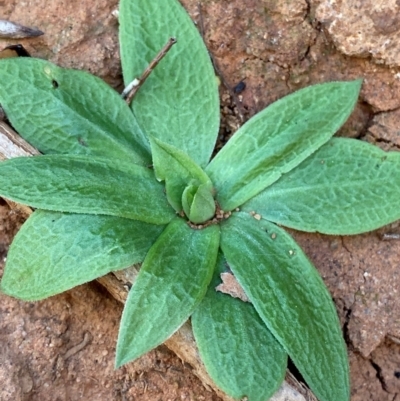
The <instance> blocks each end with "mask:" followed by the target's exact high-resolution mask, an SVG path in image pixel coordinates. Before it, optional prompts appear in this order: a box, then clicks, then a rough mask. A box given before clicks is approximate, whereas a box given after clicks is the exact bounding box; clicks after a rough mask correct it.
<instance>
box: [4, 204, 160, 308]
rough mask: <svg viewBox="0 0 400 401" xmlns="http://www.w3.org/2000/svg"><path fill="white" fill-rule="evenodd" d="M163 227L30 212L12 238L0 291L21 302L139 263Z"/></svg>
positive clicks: (82, 215)
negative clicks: (21, 300)
mask: <svg viewBox="0 0 400 401" xmlns="http://www.w3.org/2000/svg"><path fill="white" fill-rule="evenodd" d="M162 231H163V226H156V225H152V224H147V223H143V222H141V221H135V220H130V219H123V218H120V217H113V216H96V215H87V214H68V213H59V212H47V211H42V210H37V211H35V212H34V213H33V214H32V215H31V216H30V217H29V218H28V220H27V221H26V222H25V223H24V224H23V226H22V227H21V229H20V230H19V231H18V233H17V235H16V236H15V238H14V241H13V243H12V245H11V247H10V250H9V252H8V255H7V262H6V267H5V270H4V275H3V279H2V281H1V290H2V291H3V292H4V293H6V294H8V295H11V296H14V297H17V298H19V299H23V300H27V301H37V300H40V299H44V298H47V297H49V296H52V295H55V294H59V293H60V292H63V291H66V290H69V289H70V288H73V287H75V286H77V285H80V284H83V283H86V282H88V281H91V280H94V279H96V278H98V277H100V276H104V275H105V274H107V273H109V272H110V271H114V270H119V269H123V268H126V267H128V266H131V265H133V264H135V263H139V262H142V261H143V259H144V257H145V256H146V253H147V251H148V249H149V248H150V246H151V245H152V244H153V242H154V241H155V240H156V239H157V237H158V236H159V235H160V234H161V232H162Z"/></svg>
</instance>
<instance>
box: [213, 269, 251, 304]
mask: <svg viewBox="0 0 400 401" xmlns="http://www.w3.org/2000/svg"><path fill="white" fill-rule="evenodd" d="M221 280H222V283H221V284H219V285H218V286H217V287H215V289H216V290H217V291H219V292H222V293H224V294H228V295H230V296H231V297H233V298H239V299H240V300H242V301H243V302H250V300H249V298H248V297H247V295H246V293H245V292H244V291H243V288H242V287H241V286H240V284H239V283H238V281H237V280H236V277H235V276H234V275H233V274H232V273H230V272H226V273H221Z"/></svg>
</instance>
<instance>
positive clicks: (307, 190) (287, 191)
mask: <svg viewBox="0 0 400 401" xmlns="http://www.w3.org/2000/svg"><path fill="white" fill-rule="evenodd" d="M399 183H400V153H399V152H389V153H387V152H384V151H382V150H381V149H379V148H377V147H376V146H373V145H370V144H368V143H366V142H362V141H359V140H355V139H349V138H333V139H332V140H330V141H329V142H328V143H327V144H326V145H324V146H322V147H321V148H320V149H318V150H317V151H316V152H315V153H314V154H313V155H311V156H310V157H309V158H308V159H306V160H305V161H304V162H303V163H301V164H300V165H299V166H297V167H296V168H295V169H293V170H292V171H291V172H289V173H288V174H285V175H284V176H283V177H282V178H281V179H280V180H279V181H277V182H276V183H274V184H273V185H271V186H270V187H268V188H267V189H265V190H264V191H263V192H261V193H260V194H259V195H257V196H256V197H254V198H253V199H251V200H250V201H249V202H247V203H246V204H245V205H243V207H242V210H246V211H256V212H257V213H259V214H260V215H261V216H262V217H263V218H265V219H266V220H270V221H273V222H275V223H277V224H282V225H284V226H287V227H292V228H295V229H297V230H301V231H311V232H313V231H318V232H321V233H324V234H335V235H350V234H359V233H363V232H366V231H371V230H374V229H376V228H378V227H381V226H383V225H385V224H389V223H391V222H393V221H395V220H397V219H400V207H399V199H400V185H399Z"/></svg>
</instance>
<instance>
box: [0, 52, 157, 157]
mask: <svg viewBox="0 0 400 401" xmlns="http://www.w3.org/2000/svg"><path fill="white" fill-rule="evenodd" d="M0 82H1V90H0V105H1V107H2V108H3V109H4V110H5V112H6V115H7V118H8V119H9V120H10V121H11V123H12V125H13V127H14V128H15V129H16V130H17V131H18V132H19V134H20V135H21V136H22V137H23V138H24V139H25V140H27V141H28V142H29V143H30V144H31V145H33V146H35V147H36V148H37V149H38V150H39V151H41V152H42V153H46V154H50V153H58V154H60V153H61V154H66V153H74V154H82V155H89V154H96V155H98V156H103V157H109V158H116V159H118V160H121V159H124V160H126V161H129V162H131V163H139V164H143V165H148V164H150V163H151V156H150V149H149V144H148V141H147V139H146V138H145V136H144V134H143V132H142V131H141V129H140V127H139V125H138V123H137V122H136V120H135V117H134V116H133V115H132V112H131V110H130V109H129V107H128V106H127V104H126V103H125V102H124V101H123V100H122V99H121V97H120V96H119V95H118V93H117V92H115V91H114V90H113V89H112V88H110V87H109V86H108V85H107V84H106V83H105V82H103V81H102V80H101V79H99V78H97V77H95V76H93V75H91V74H88V73H86V72H83V71H77V70H70V69H65V68H60V67H57V66H55V65H54V64H52V63H49V62H47V61H44V60H39V59H34V58H23V59H22V58H21V59H19V58H14V59H4V60H0Z"/></svg>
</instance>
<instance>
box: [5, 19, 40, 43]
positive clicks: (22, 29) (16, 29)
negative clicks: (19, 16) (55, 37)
mask: <svg viewBox="0 0 400 401" xmlns="http://www.w3.org/2000/svg"><path fill="white" fill-rule="evenodd" d="M43 34H44V32H42V31H41V30H39V29H36V28H29V27H27V26H23V25H20V24H17V23H15V22H11V21H6V20H2V19H0V38H11V39H23V38H34V37H37V36H41V35H43Z"/></svg>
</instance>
